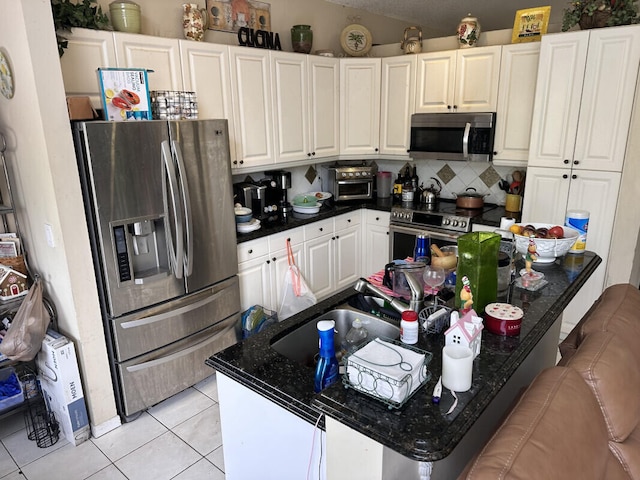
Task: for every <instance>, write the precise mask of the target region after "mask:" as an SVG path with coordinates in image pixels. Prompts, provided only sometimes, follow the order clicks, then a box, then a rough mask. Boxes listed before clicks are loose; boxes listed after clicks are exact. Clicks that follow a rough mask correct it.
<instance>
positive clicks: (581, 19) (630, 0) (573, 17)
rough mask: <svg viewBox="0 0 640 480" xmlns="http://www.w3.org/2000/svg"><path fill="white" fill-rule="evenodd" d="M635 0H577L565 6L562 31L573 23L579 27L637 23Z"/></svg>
mask: <svg viewBox="0 0 640 480" xmlns="http://www.w3.org/2000/svg"><path fill="white" fill-rule="evenodd" d="M639 20H640V19H639V18H638V5H637V0H579V1H575V2H571V3H570V6H569V8H565V10H564V16H563V17H562V31H563V32H566V31H567V30H569V29H570V28H572V27H573V26H575V25H579V26H580V28H581V29H583V30H584V29H587V28H598V27H612V26H615V25H629V24H632V23H638V21H639Z"/></svg>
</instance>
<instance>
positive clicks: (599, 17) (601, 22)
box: [578, 10, 611, 30]
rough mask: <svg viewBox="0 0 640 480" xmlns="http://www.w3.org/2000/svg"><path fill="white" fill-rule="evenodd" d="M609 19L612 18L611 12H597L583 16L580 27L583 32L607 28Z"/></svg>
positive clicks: (579, 23)
mask: <svg viewBox="0 0 640 480" xmlns="http://www.w3.org/2000/svg"><path fill="white" fill-rule="evenodd" d="M609 18H611V12H608V11H606V10H605V11H600V10H596V11H595V12H593V15H587V14H582V16H581V17H580V21H579V22H578V25H580V29H581V30H588V29H590V28H602V27H606V26H607V24H608V22H609Z"/></svg>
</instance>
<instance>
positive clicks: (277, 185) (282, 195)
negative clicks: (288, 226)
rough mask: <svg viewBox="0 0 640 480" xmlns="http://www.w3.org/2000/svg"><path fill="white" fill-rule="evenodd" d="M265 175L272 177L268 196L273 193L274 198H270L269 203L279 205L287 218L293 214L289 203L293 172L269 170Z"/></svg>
mask: <svg viewBox="0 0 640 480" xmlns="http://www.w3.org/2000/svg"><path fill="white" fill-rule="evenodd" d="M264 174H265V175H266V176H268V177H271V180H270V185H271V186H272V188H271V189H268V190H267V192H268V193H267V195H269V193H271V195H272V196H273V197H274V198H269V199H268V200H267V203H277V204H278V205H279V209H280V212H281V213H282V214H283V215H284V216H286V215H287V214H288V213H290V212H291V210H292V207H291V204H290V203H289V199H288V198H287V197H288V190H289V189H290V188H291V172H287V171H286V170H267V171H265V172H264Z"/></svg>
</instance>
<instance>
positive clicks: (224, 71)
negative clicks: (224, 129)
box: [180, 40, 237, 161]
mask: <svg viewBox="0 0 640 480" xmlns="http://www.w3.org/2000/svg"><path fill="white" fill-rule="evenodd" d="M180 57H181V59H182V83H183V85H184V89H185V90H187V91H192V92H195V93H196V99H197V101H198V118H199V119H206V118H225V119H227V121H228V122H229V150H230V153H231V160H232V161H233V160H237V157H236V143H237V139H236V136H235V121H234V117H233V102H232V93H231V73H230V66H229V47H228V46H226V45H217V44H215V43H207V42H193V41H189V40H180Z"/></svg>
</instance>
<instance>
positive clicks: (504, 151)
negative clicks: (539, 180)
mask: <svg viewBox="0 0 640 480" xmlns="http://www.w3.org/2000/svg"><path fill="white" fill-rule="evenodd" d="M539 58H540V42H530V43H516V44H513V45H504V46H503V47H502V60H501V61H500V82H499V87H498V107H497V110H496V134H495V141H494V150H495V154H494V155H493V164H494V165H508V166H521V167H526V166H527V162H528V160H529V144H530V142H531V122H532V118H533V105H534V101H535V93H536V79H537V77H538V60H539Z"/></svg>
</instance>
